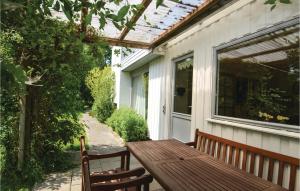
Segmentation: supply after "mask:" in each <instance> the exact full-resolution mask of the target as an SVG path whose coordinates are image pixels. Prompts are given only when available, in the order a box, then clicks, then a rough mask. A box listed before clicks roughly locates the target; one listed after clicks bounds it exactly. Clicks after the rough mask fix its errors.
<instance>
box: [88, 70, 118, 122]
mask: <svg viewBox="0 0 300 191" xmlns="http://www.w3.org/2000/svg"><path fill="white" fill-rule="evenodd" d="M85 81H86V85H87V87H88V88H89V89H90V90H91V94H92V96H93V98H94V103H93V107H92V113H93V114H94V115H95V117H96V118H97V119H98V120H99V121H100V122H105V120H106V119H107V118H109V117H110V116H111V114H112V113H113V111H114V104H113V97H114V74H113V72H112V70H111V68H110V67H105V68H103V69H100V68H94V69H92V70H91V71H90V72H89V74H88V76H87V77H86V80H85Z"/></svg>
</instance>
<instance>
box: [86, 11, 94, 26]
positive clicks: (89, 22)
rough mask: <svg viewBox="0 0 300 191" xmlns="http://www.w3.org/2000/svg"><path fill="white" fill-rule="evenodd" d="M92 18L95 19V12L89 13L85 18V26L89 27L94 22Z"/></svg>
mask: <svg viewBox="0 0 300 191" xmlns="http://www.w3.org/2000/svg"><path fill="white" fill-rule="evenodd" d="M92 18H93V12H92V11H91V12H89V14H87V16H86V17H85V24H87V25H89V24H91V22H92Z"/></svg>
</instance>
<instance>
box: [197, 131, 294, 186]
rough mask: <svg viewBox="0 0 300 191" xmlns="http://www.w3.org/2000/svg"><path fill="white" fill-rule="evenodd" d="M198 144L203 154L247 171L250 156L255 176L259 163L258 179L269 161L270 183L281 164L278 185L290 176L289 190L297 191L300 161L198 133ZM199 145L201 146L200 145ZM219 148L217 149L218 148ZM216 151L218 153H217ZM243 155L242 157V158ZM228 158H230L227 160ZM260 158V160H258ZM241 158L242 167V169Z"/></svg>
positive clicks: (252, 172) (268, 176) (251, 169)
mask: <svg viewBox="0 0 300 191" xmlns="http://www.w3.org/2000/svg"><path fill="white" fill-rule="evenodd" d="M196 140H197V141H196ZM196 143H197V146H196V148H198V150H200V151H202V152H206V153H207V154H209V155H211V156H214V157H216V158H217V159H218V160H221V161H223V162H225V163H228V164H230V165H233V166H235V167H237V168H241V169H242V170H244V171H246V168H247V160H248V156H249V155H250V170H249V172H250V173H251V174H254V171H255V166H256V163H257V162H258V175H257V176H258V177H261V178H262V175H263V172H264V166H265V165H264V162H265V160H268V161H269V164H268V175H267V179H268V180H269V181H272V180H273V175H274V164H275V162H277V161H278V162H279V169H278V178H277V184H278V185H279V186H282V183H283V179H284V178H285V177H284V176H289V177H287V178H289V180H290V181H289V187H288V189H289V190H294V189H295V182H296V174H297V169H298V168H299V161H300V160H299V159H298V158H294V157H290V156H287V155H282V154H280V153H275V152H272V151H268V150H264V149H260V148H256V147H253V146H250V145H246V144H242V143H238V142H235V141H232V140H228V139H224V138H222V137H217V136H214V135H211V134H207V133H203V132H200V131H198V130H197V131H196V135H195V144H196ZM198 144H199V145H198ZM216 147H217V148H216ZM215 149H217V150H216V152H215ZM241 155H242V157H241ZM227 156H228V158H227ZM256 156H258V160H256ZM240 157H241V160H242V161H241V163H242V166H241V167H240ZM285 165H287V166H290V169H291V170H290V173H289V174H286V175H285V174H284V166H285Z"/></svg>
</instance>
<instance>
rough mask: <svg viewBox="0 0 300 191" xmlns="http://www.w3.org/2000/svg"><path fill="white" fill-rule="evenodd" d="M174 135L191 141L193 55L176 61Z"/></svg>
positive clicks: (173, 113)
mask: <svg viewBox="0 0 300 191" xmlns="http://www.w3.org/2000/svg"><path fill="white" fill-rule="evenodd" d="M173 83H174V84H173V95H172V96H173V111H172V119H171V121H172V129H171V130H172V137H173V138H176V139H178V140H181V141H190V135H191V113H192V87H193V56H192V55H191V54H190V55H187V56H184V57H182V58H179V59H176V60H175V61H174V82H173Z"/></svg>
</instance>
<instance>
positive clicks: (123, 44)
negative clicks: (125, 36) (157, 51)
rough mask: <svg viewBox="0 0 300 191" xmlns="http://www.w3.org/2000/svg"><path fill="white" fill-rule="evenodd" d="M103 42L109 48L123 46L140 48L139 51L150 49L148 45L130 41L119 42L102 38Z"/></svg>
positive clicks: (114, 39) (118, 40)
mask: <svg viewBox="0 0 300 191" xmlns="http://www.w3.org/2000/svg"><path fill="white" fill-rule="evenodd" d="M102 39H103V40H104V41H105V42H107V43H108V44H109V45H111V46H124V47H128V48H140V49H149V48H150V47H151V44H150V43H145V42H138V41H131V40H120V39H116V38H108V37H104V38H102Z"/></svg>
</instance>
